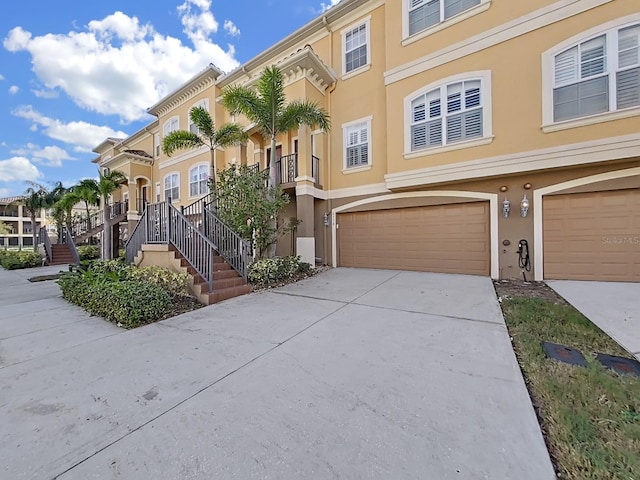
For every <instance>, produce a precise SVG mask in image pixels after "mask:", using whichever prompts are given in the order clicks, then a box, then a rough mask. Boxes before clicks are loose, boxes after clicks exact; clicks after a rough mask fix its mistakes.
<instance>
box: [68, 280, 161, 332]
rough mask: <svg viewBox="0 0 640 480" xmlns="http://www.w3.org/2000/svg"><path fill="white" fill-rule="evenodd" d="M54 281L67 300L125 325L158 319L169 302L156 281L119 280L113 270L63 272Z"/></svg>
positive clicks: (92, 312) (131, 325) (129, 325)
mask: <svg viewBox="0 0 640 480" xmlns="http://www.w3.org/2000/svg"><path fill="white" fill-rule="evenodd" d="M58 285H60V289H61V290H62V296H63V297H64V298H65V299H67V300H68V301H70V302H72V303H75V304H76V305H78V306H80V307H82V308H84V309H85V310H86V311H87V312H89V313H91V314H93V315H98V316H101V317H104V318H106V319H107V320H110V321H112V322H115V323H119V324H122V326H124V327H125V328H132V327H137V326H139V325H143V324H145V323H150V322H153V321H156V320H159V319H160V318H162V317H163V316H164V315H165V314H166V313H167V312H168V310H169V307H170V305H171V297H170V295H169V294H168V293H167V292H165V291H164V290H163V289H162V288H161V287H159V286H158V285H155V284H153V283H148V282H141V281H134V280H119V273H117V272H114V271H110V272H101V273H98V272H93V271H91V270H88V271H86V272H82V273H80V272H74V273H67V274H65V275H63V276H62V277H61V278H60V279H59V280H58Z"/></svg>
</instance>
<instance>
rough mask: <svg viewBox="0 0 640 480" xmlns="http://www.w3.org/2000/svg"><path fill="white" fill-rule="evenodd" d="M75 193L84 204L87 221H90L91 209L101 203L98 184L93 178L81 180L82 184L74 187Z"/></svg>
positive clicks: (79, 183)
mask: <svg viewBox="0 0 640 480" xmlns="http://www.w3.org/2000/svg"><path fill="white" fill-rule="evenodd" d="M73 191H74V192H75V193H76V195H77V196H78V198H79V200H80V201H81V202H84V206H85V209H86V211H87V219H89V218H90V217H91V207H92V206H96V205H98V203H99V202H100V194H99V193H98V182H96V181H95V180H94V179H93V178H85V179H84V180H80V182H78V184H77V185H76V186H75V187H73ZM87 221H88V220H87Z"/></svg>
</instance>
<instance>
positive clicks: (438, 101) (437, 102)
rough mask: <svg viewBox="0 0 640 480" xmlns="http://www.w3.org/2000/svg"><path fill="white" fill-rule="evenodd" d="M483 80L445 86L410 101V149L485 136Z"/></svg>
mask: <svg viewBox="0 0 640 480" xmlns="http://www.w3.org/2000/svg"><path fill="white" fill-rule="evenodd" d="M481 87H482V81H481V80H465V81H462V82H456V83H450V84H447V85H443V86H441V87H439V88H436V89H434V90H430V91H428V92H427V93H423V94H420V95H419V96H417V97H415V98H413V99H412V100H411V151H418V150H422V149H425V148H430V147H437V146H441V145H448V144H451V143H456V142H461V141H464V140H471V139H474V138H479V137H482V136H483V135H484V126H483V122H484V116H483V108H482V107H483V106H482V93H481Z"/></svg>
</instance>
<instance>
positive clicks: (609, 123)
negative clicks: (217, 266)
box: [94, 0, 640, 281]
mask: <svg viewBox="0 0 640 480" xmlns="http://www.w3.org/2000/svg"><path fill="white" fill-rule="evenodd" d="M265 47H266V48H265V50H264V51H263V52H262V53H260V54H259V55H258V56H256V57H255V58H253V59H251V60H249V61H248V62H246V63H245V64H243V65H242V66H241V67H240V68H238V69H236V70H234V71H232V72H229V73H223V72H221V71H220V70H218V69H217V68H216V67H215V66H213V65H209V66H207V67H206V68H205V69H204V70H203V71H202V72H200V73H199V74H198V75H196V76H195V77H193V78H192V79H191V80H189V81H188V82H186V83H185V84H184V85H182V86H181V87H180V88H179V89H177V90H176V91H174V92H172V93H171V94H169V95H167V96H166V97H165V98H163V99H162V100H161V101H160V102H158V103H157V104H156V105H154V106H152V107H151V108H150V109H149V113H150V114H152V115H153V116H155V117H156V119H155V120H154V121H153V122H151V123H150V124H149V125H148V126H146V127H144V128H143V129H141V130H140V131H138V132H136V133H134V134H133V135H131V136H130V137H128V138H126V139H106V140H105V141H104V142H103V143H102V144H100V145H99V146H97V147H96V149H95V151H96V153H98V154H99V156H98V157H97V158H96V159H95V160H94V162H95V163H97V164H99V166H100V168H102V169H104V168H111V169H117V170H120V171H122V172H123V173H125V175H126V176H127V177H128V179H129V182H128V184H127V185H126V186H125V187H123V189H122V190H121V191H120V192H118V193H116V194H115V195H114V199H116V200H118V199H124V198H125V197H126V198H128V199H129V212H128V217H127V218H128V222H129V229H130V230H131V229H132V228H133V226H134V225H135V223H136V221H137V219H138V218H139V216H140V212H141V206H142V205H143V204H144V202H159V201H163V200H165V199H166V198H169V197H170V198H171V199H172V200H173V202H174V204H176V205H180V206H186V205H189V204H190V203H193V202H194V201H195V200H197V199H198V198H201V197H202V196H203V195H204V194H206V193H208V190H207V185H206V180H207V178H208V175H209V151H208V150H207V149H194V150H189V151H181V152H176V153H175V154H174V155H173V156H171V157H167V156H166V155H164V154H163V153H162V151H161V150H162V149H161V143H162V138H163V137H164V136H165V135H166V134H168V133H169V132H171V131H173V130H176V129H191V128H192V127H191V125H189V118H188V112H189V110H190V109H191V108H193V107H194V106H203V107H205V108H206V109H208V111H209V112H210V113H211V115H212V116H213V117H214V119H215V121H216V124H217V125H220V124H222V123H224V122H228V121H232V120H233V121H237V122H240V123H241V124H243V125H245V127H246V130H247V132H248V134H249V141H248V142H246V144H243V145H241V146H238V147H232V148H227V149H219V150H218V151H217V155H216V161H217V168H218V169H220V168H224V167H225V166H226V165H229V164H234V163H235V164H242V165H259V168H261V169H262V168H267V165H268V159H269V153H270V151H269V149H270V143H269V141H268V140H265V139H264V138H263V137H262V136H261V135H260V133H259V132H258V131H257V129H256V128H255V126H253V125H251V124H250V123H249V122H247V121H246V119H244V118H241V117H237V118H236V117H232V116H231V115H230V114H229V113H228V112H227V111H225V109H224V108H223V107H222V105H221V102H220V98H221V94H222V91H223V90H224V88H225V87H227V86H229V85H232V84H244V85H252V84H253V83H254V82H255V81H256V79H257V78H258V77H259V76H260V73H261V72H262V71H263V69H264V68H265V67H266V66H270V65H276V66H277V67H279V68H280V69H281V71H282V72H283V74H284V76H285V80H286V89H285V92H286V95H287V98H288V99H290V100H291V99H300V98H305V99H310V100H313V101H315V102H317V103H318V104H319V105H321V106H322V107H324V108H325V109H326V110H327V111H328V112H329V114H330V118H331V125H332V126H331V130H330V131H329V132H323V131H319V130H314V129H310V128H307V127H304V128H300V129H299V130H298V131H292V132H288V133H287V134H283V135H281V136H280V137H279V138H278V142H277V147H276V149H277V151H276V157H277V170H278V181H279V182H280V183H281V185H282V187H283V189H284V191H285V192H287V193H289V194H290V196H291V203H290V204H289V205H288V206H287V209H286V211H285V212H284V213H283V215H282V217H283V219H284V218H289V217H296V218H298V220H300V221H301V224H300V226H299V227H298V229H297V231H296V232H295V233H293V234H292V235H294V238H284V239H283V240H282V241H280V242H279V244H278V253H279V254H288V253H295V254H298V255H301V256H302V258H303V259H304V260H306V261H310V262H314V261H318V262H322V263H327V264H330V265H333V266H347V267H366V268H384V269H401V270H421V271H432V272H445V273H462V274H474V275H486V276H491V277H492V278H496V279H498V278H522V275H523V273H524V275H525V276H526V278H527V279H536V280H543V279H580V280H609V281H639V280H640V11H639V10H638V4H637V1H636V0H537V1H535V2H514V1H509V0H342V1H341V2H340V3H338V4H337V5H336V6H335V7H333V8H331V9H329V10H328V11H327V12H325V13H324V14H322V15H320V16H318V17H317V18H315V19H314V20H312V21H311V22H309V23H308V24H307V25H305V26H303V27H302V28H300V29H298V30H297V31H295V32H293V33H292V34H290V35H289V36H287V37H286V38H284V39H282V40H281V41H280V42H278V43H276V44H275V45H271V46H265ZM133 199H135V201H132V200H133ZM292 250H293V251H292Z"/></svg>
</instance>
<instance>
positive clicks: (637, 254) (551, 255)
mask: <svg viewBox="0 0 640 480" xmlns="http://www.w3.org/2000/svg"><path fill="white" fill-rule="evenodd" d="M543 203H544V209H543V224H544V227H543V228H544V232H543V233H544V276H545V278H548V279H568V280H608V281H616V282H637V281H640V190H638V189H633V190H616V191H610V192H594V193H575V194H570V195H553V196H549V197H545V198H544V200H543Z"/></svg>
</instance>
